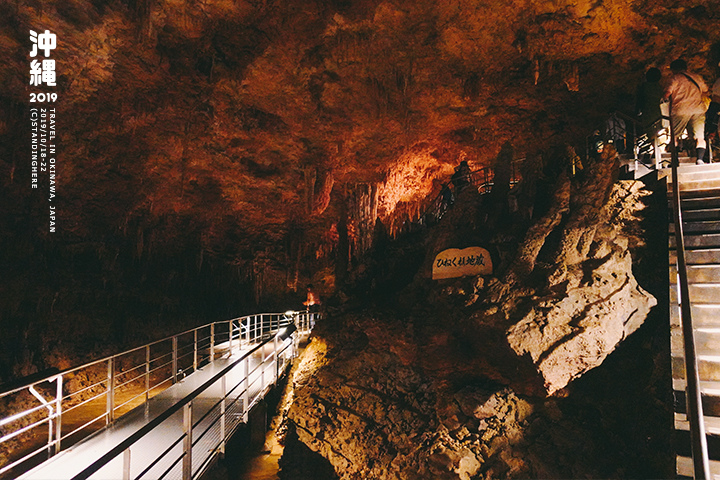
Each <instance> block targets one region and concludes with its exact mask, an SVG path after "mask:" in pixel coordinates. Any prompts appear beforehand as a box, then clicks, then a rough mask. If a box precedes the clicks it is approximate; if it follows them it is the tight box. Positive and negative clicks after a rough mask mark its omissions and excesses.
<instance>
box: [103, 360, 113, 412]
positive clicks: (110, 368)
mask: <svg viewBox="0 0 720 480" xmlns="http://www.w3.org/2000/svg"><path fill="white" fill-rule="evenodd" d="M107 382H108V385H107V410H106V416H105V425H109V424H111V423H112V422H113V421H115V357H110V358H109V359H108V371H107Z"/></svg>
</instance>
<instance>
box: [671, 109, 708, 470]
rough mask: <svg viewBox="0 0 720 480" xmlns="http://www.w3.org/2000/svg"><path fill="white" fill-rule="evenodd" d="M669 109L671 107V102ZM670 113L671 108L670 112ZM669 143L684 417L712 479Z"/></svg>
mask: <svg viewBox="0 0 720 480" xmlns="http://www.w3.org/2000/svg"><path fill="white" fill-rule="evenodd" d="M670 104H671V108H672V102H671V103H670ZM670 115H671V116H672V110H671V112H670ZM670 144H671V145H672V149H671V158H672V190H673V195H672V196H673V217H674V221H675V249H676V253H675V256H676V258H677V275H678V285H679V286H680V291H679V292H678V293H679V300H680V318H681V323H682V330H683V344H684V348H685V400H686V402H687V418H688V421H689V423H690V441H691V447H692V457H693V469H694V477H695V479H696V480H700V479H702V480H705V479H709V478H712V477H711V476H710V461H709V458H708V449H707V438H706V436H705V422H704V421H703V407H702V392H701V391H700V375H699V374H698V364H697V355H696V353H695V335H694V332H693V324H692V312H691V308H690V288H689V285H688V279H687V264H686V262H685V240H684V237H683V222H682V209H681V203H680V185H679V183H680V182H679V180H678V165H679V163H680V159H679V158H678V152H677V145H676V144H675V132H673V129H672V128H670Z"/></svg>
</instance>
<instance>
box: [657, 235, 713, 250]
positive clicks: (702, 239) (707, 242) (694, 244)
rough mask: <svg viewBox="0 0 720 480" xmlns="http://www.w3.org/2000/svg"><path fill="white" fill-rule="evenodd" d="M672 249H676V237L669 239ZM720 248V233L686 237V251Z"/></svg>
mask: <svg viewBox="0 0 720 480" xmlns="http://www.w3.org/2000/svg"><path fill="white" fill-rule="evenodd" d="M669 246H670V248H673V249H674V248H675V235H670V237H669ZM713 247H720V233H705V234H701V235H686V236H685V249H686V250H690V249H694V248H713Z"/></svg>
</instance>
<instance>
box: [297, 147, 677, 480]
mask: <svg viewBox="0 0 720 480" xmlns="http://www.w3.org/2000/svg"><path fill="white" fill-rule="evenodd" d="M614 159H615V152H614V151H612V150H611V149H608V151H607V152H606V154H605V156H604V157H603V158H601V159H600V160H598V161H597V162H594V163H592V164H590V165H587V166H586V169H585V172H584V174H583V177H578V178H573V179H570V178H569V177H568V176H567V175H565V174H560V175H559V176H558V177H557V185H558V187H557V188H555V195H554V200H553V201H552V202H551V203H550V205H546V206H545V208H544V210H539V212H540V215H539V217H538V218H537V219H536V220H535V222H534V223H533V224H532V225H531V226H530V227H529V228H528V230H527V232H526V233H525V234H524V240H523V241H522V242H521V243H520V244H519V245H517V247H516V249H515V256H514V257H513V256H512V255H510V256H509V258H507V259H506V260H505V261H504V262H500V263H499V268H500V270H499V271H498V274H499V275H500V278H488V279H485V280H483V281H478V280H479V279H476V280H473V279H465V280H463V279H459V280H443V281H441V282H442V283H443V285H445V287H442V286H441V285H440V284H439V283H434V284H432V285H430V286H428V284H427V283H424V282H425V281H424V280H423V279H422V277H423V275H420V276H419V277H418V278H416V281H415V283H414V284H412V285H410V286H408V287H407V289H408V290H413V289H420V290H422V289H423V288H429V289H430V290H434V291H436V292H438V293H435V294H430V296H429V297H428V299H429V300H430V303H431V304H432V303H433V302H434V304H435V307H436V308H428V307H427V306H423V307H422V308H410V311H406V312H404V313H400V312H399V311H393V310H391V311H388V310H387V309H385V308H380V309H378V308H371V307H366V308H363V309H360V310H357V311H353V312H352V313H345V314H340V313H339V311H336V313H335V315H330V317H329V318H328V320H327V321H328V323H327V324H325V325H322V324H321V325H320V326H319V327H318V331H317V332H316V339H315V340H314V342H313V345H314V346H313V347H311V350H310V352H309V353H308V358H309V359H314V360H312V361H314V362H316V365H315V367H316V368H307V369H305V370H304V373H303V374H302V375H301V376H298V377H296V379H295V401H294V404H293V406H292V408H291V410H290V417H289V418H290V420H291V423H292V424H293V425H294V426H295V428H296V431H297V435H298V438H299V440H300V441H301V442H303V443H304V444H305V445H307V446H308V447H310V448H311V449H312V450H313V451H316V452H318V453H320V454H321V455H322V456H323V457H325V458H326V459H327V460H328V461H329V462H330V464H331V465H332V466H333V467H334V469H335V471H336V473H337V474H338V476H339V477H340V478H343V479H360V478H377V479H409V478H410V479H411V478H415V479H424V478H439V479H443V478H447V479H458V478H459V479H476V478H487V479H490V478H534V477H539V478H546V477H553V478H556V477H558V476H560V477H562V476H570V477H575V476H585V475H590V476H602V475H607V474H608V470H607V468H608V467H606V466H604V465H603V461H601V460H600V459H596V458H594V457H593V458H591V459H590V460H588V459H586V458H582V457H583V455H584V454H583V453H582V451H583V449H584V448H586V449H593V448H599V447H598V445H595V444H594V442H595V441H594V440H592V437H593V435H595V434H596V433H592V432H591V431H589V430H588V428H590V427H588V426H587V425H582V424H578V423H576V422H578V421H579V419H578V418H577V417H575V412H574V410H573V409H574V408H576V407H574V406H573V405H574V403H573V402H575V400H570V399H567V400H566V399H565V398H564V397H565V396H566V393H563V392H566V391H567V389H572V388H573V384H572V383H571V382H572V381H573V380H576V379H578V378H579V377H581V376H582V375H583V374H584V373H586V372H588V371H590V370H592V369H595V368H597V367H598V366H600V365H601V364H603V362H604V361H605V360H606V358H607V357H608V355H609V354H610V353H611V352H613V351H614V350H616V349H617V348H619V345H621V343H622V342H623V341H624V340H625V339H626V338H627V337H628V336H630V335H631V334H632V333H633V332H635V331H636V330H637V329H638V328H639V327H640V326H641V325H642V324H643V322H644V321H645V319H646V318H647V316H648V315H649V312H650V311H651V309H652V307H653V306H654V305H655V304H656V300H655V298H654V297H653V296H652V295H651V294H649V293H648V292H647V291H645V289H643V288H642V287H640V286H639V285H638V282H637V280H636V278H635V276H634V274H633V260H632V255H633V254H632V252H633V251H634V249H636V248H637V243H638V239H637V238H636V233H637V232H636V230H637V228H638V225H639V223H640V221H641V218H642V217H643V215H645V212H644V211H643V209H644V208H645V207H646V201H647V197H648V195H649V191H648V190H646V189H645V188H644V187H643V186H642V185H641V184H638V183H634V182H617V183H615V182H614V178H615V176H614V175H613V171H614V170H615V169H616V168H617V165H616V164H615V162H614ZM473 198H474V197H472V196H468V197H467V198H465V200H466V201H467V202H469V203H467V204H466V205H465V206H464V207H463V206H462V205H459V206H458V207H457V208H458V210H456V211H455V212H453V211H451V212H449V213H448V217H447V220H445V219H444V220H443V222H441V223H440V224H439V225H438V226H437V227H436V229H439V231H437V232H433V234H432V235H431V236H430V237H429V239H428V241H427V242H426V245H428V246H429V248H430V249H431V250H432V249H434V248H436V244H437V243H442V242H453V241H458V239H459V238H465V237H466V236H467V235H468V233H469V232H472V231H473V230H477V229H482V220H481V219H482V218H483V216H482V215H481V214H480V212H481V211H482V210H483V208H492V204H488V205H485V207H483V203H486V202H485V200H486V198H478V199H476V200H473ZM461 218H464V219H465V223H462V222H461V223H460V225H461V227H460V230H459V231H460V234H458V231H456V230H455V229H454V227H455V225H454V224H453V222H454V221H457V220H459V219H461ZM469 218H475V219H478V218H480V220H476V221H475V222H473V221H470V220H469ZM485 218H487V217H485ZM501 230H502V228H501ZM500 236H502V235H500ZM496 237H497V235H496ZM475 238H476V239H481V238H483V235H482V234H477V233H476V234H475ZM499 246H500V244H498V248H499ZM502 269H504V272H503V270H502ZM420 271H421V272H422V271H423V269H421V270H420ZM426 295H427V294H426ZM473 296H474V297H477V298H475V299H474V300H472V301H468V299H469V298H471V297H473ZM455 297H458V300H460V301H459V302H454V303H453V301H452V300H453V298H455ZM453 305H454V306H453ZM308 361H310V360H308ZM552 394H556V395H559V398H558V399H553V398H552V397H548V395H552ZM592 428H597V429H598V431H599V432H601V433H599V434H597V435H599V436H600V437H602V436H604V435H606V434H607V432H604V431H603V428H604V427H602V426H598V425H593V426H592ZM565 436H567V437H568V438H576V439H582V440H581V441H580V442H579V444H578V445H577V446H573V447H571V448H568V450H567V455H569V456H570V457H573V455H577V456H578V457H577V458H574V457H573V458H574V459H570V458H566V459H565V460H560V459H558V458H557V457H556V456H555V454H552V455H550V454H549V453H548V452H549V451H553V452H555V451H557V449H562V448H565V447H566V445H565V443H566V442H565V441H563V438H565ZM646 455H650V454H649V453H646ZM623 461H627V460H623ZM617 468H621V467H617ZM623 468H624V467H623ZM648 468H649V469H651V470H652V468H655V467H652V468H651V467H648ZM662 468H663V467H661V466H657V469H655V470H652V471H653V472H657V471H664V470H662ZM618 471H619V470H618ZM618 471H615V472H614V473H612V474H611V476H614V475H621V474H619V473H617V472H618ZM599 472H603V473H599ZM287 478H291V477H287Z"/></svg>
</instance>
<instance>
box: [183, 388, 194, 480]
mask: <svg viewBox="0 0 720 480" xmlns="http://www.w3.org/2000/svg"><path fill="white" fill-rule="evenodd" d="M192 404H193V402H192V400H191V401H189V402H188V403H186V404H185V406H184V407H183V433H184V434H185V439H184V441H183V462H182V466H183V475H182V478H183V480H191V479H192V427H193V425H192Z"/></svg>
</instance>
